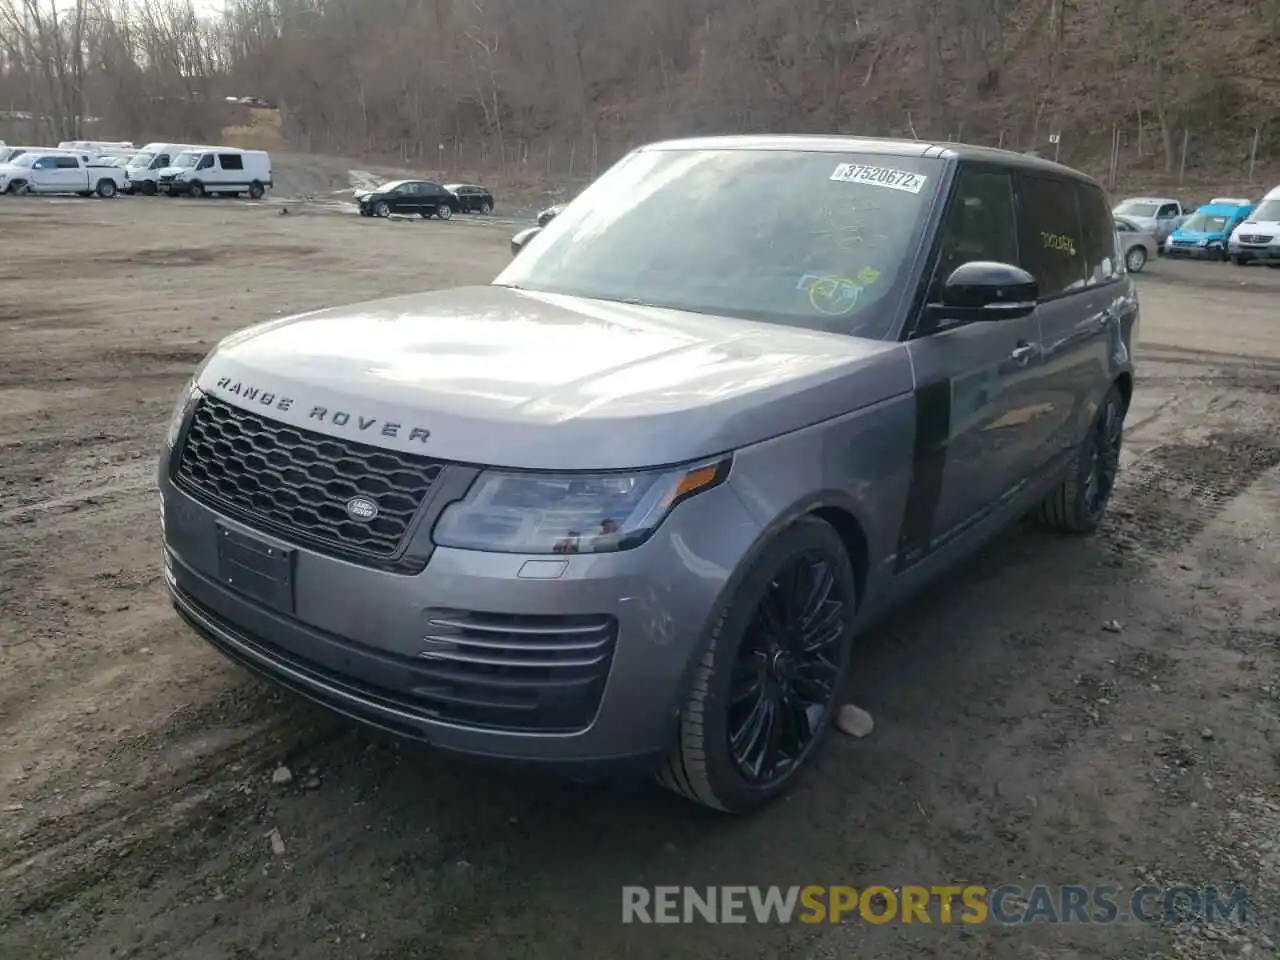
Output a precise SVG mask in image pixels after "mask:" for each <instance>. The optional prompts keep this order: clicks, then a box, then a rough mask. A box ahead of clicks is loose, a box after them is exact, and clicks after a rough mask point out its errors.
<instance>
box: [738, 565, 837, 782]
mask: <svg viewBox="0 0 1280 960" xmlns="http://www.w3.org/2000/svg"><path fill="white" fill-rule="evenodd" d="M848 604H849V598H848V597H845V596H843V595H842V591H841V590H840V587H839V584H838V582H837V574H836V568H835V565H834V563H833V562H832V560H831V559H830V558H829V557H825V556H823V554H822V552H821V551H810V552H807V553H803V554H800V555H798V556H794V557H792V558H791V559H790V560H789V561H788V562H787V564H786V565H785V566H784V567H783V568H782V569H781V570H779V571H778V573H777V575H776V576H775V577H774V579H773V580H772V581H771V582H770V583H769V585H768V587H767V588H766V590H765V594H764V596H763V597H761V598H760V602H759V604H758V605H757V606H756V610H755V613H754V615H753V616H752V618H751V622H750V624H749V626H748V627H747V634H746V636H745V637H744V638H743V642H742V645H741V646H740V647H739V648H738V656H737V658H736V660H735V662H734V665H733V678H732V680H731V683H730V700H729V723H728V730H729V751H730V756H731V757H732V759H733V763H734V766H735V768H736V769H737V771H738V773H739V774H741V775H742V777H743V778H744V779H745V780H747V781H748V782H750V783H753V784H758V785H759V786H763V787H768V786H771V785H772V784H774V783H776V782H778V781H779V780H782V779H783V778H785V777H786V776H787V775H788V774H790V773H791V771H792V770H794V769H795V768H796V767H797V766H798V765H799V764H801V763H803V762H804V760H805V759H806V757H807V756H808V754H809V751H810V749H811V748H812V747H813V744H814V743H815V742H816V739H817V733H818V731H819V730H820V729H821V728H822V726H823V725H825V724H826V723H828V722H829V720H830V711H831V708H832V705H833V703H834V701H835V696H836V688H837V684H838V683H839V680H840V673H841V652H840V645H841V641H842V640H843V638H844V627H845V621H846V618H847V616H848V614H849V610H848Z"/></svg>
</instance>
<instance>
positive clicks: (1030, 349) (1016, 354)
mask: <svg viewBox="0 0 1280 960" xmlns="http://www.w3.org/2000/svg"><path fill="white" fill-rule="evenodd" d="M1035 352H1036V348H1035V345H1034V344H1030V343H1020V344H1018V345H1017V346H1016V347H1014V348H1013V351H1012V352H1011V353H1010V354H1009V359H1010V360H1012V361H1013V362H1014V363H1016V364H1017V365H1018V366H1020V367H1025V366H1026V365H1027V361H1028V360H1030V359H1031V355H1032V354H1033V353H1035Z"/></svg>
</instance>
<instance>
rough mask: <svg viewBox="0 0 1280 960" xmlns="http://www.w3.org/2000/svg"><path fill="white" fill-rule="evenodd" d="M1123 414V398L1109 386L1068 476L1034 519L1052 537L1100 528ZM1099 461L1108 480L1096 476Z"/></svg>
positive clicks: (1115, 471) (1117, 462) (1117, 469)
mask: <svg viewBox="0 0 1280 960" xmlns="http://www.w3.org/2000/svg"><path fill="white" fill-rule="evenodd" d="M1127 412H1128V409H1127V407H1126V405H1125V402H1124V395H1123V394H1121V393H1120V388H1119V387H1117V386H1116V385H1115V384H1114V383H1113V384H1112V385H1111V388H1110V389H1109V390H1108V391H1107V395H1106V396H1105V397H1103V399H1102V403H1101V405H1100V406H1099V407H1098V415H1097V417H1096V418H1095V419H1094V422H1093V425H1092V426H1091V427H1090V428H1089V435H1088V436H1087V437H1085V439H1084V442H1082V443H1081V444H1080V447H1079V448H1078V449H1077V450H1076V454H1075V456H1074V457H1073V458H1072V462H1071V472H1070V473H1069V474H1068V475H1067V478H1066V479H1065V480H1063V481H1062V484H1061V485H1060V486H1059V487H1058V489H1056V490H1054V491H1053V493H1051V494H1049V496H1047V497H1045V499H1044V501H1043V502H1042V503H1041V504H1040V509H1039V511H1038V514H1037V519H1038V520H1039V522H1040V524H1041V525H1042V526H1043V527H1045V528H1047V529H1049V530H1052V531H1054V532H1056V533H1073V534H1089V533H1093V532H1094V531H1095V530H1097V529H1098V527H1099V526H1100V525H1101V524H1102V518H1103V517H1104V516H1105V515H1106V512H1107V504H1108V503H1110V501H1111V495H1112V493H1113V492H1114V490H1115V481H1116V478H1117V476H1118V475H1119V473H1120V450H1121V446H1122V444H1123V440H1124V417H1125V414H1126V413H1127ZM1100 460H1101V461H1102V463H1101V466H1102V467H1103V469H1104V470H1105V469H1108V468H1109V470H1110V476H1109V479H1107V478H1105V477H1104V476H1100V475H1099V474H1098V473H1097V472H1096V468H1097V467H1098V466H1099V461H1100ZM1091 482H1092V484H1096V487H1094V486H1092V485H1091ZM1095 491H1096V496H1095Z"/></svg>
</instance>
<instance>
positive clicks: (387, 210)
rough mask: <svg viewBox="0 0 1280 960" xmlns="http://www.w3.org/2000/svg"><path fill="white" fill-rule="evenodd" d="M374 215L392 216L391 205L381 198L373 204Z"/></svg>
mask: <svg viewBox="0 0 1280 960" xmlns="http://www.w3.org/2000/svg"><path fill="white" fill-rule="evenodd" d="M373 215H374V216H375V217H383V218H386V217H389V216H391V205H390V204H388V203H387V201H385V200H379V201H378V202H377V203H375V204H374V205H373Z"/></svg>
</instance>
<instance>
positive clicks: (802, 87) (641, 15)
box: [0, 0, 1280, 173]
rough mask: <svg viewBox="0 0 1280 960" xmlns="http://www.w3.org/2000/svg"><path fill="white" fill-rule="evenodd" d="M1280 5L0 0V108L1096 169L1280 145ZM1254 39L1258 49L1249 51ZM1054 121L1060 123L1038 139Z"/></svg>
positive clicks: (436, 137)
mask: <svg viewBox="0 0 1280 960" xmlns="http://www.w3.org/2000/svg"><path fill="white" fill-rule="evenodd" d="M1277 50H1280V0H1224V2H1220V3H1216V4H1204V3H1200V2H1192V0H631V2H627V3H620V2H617V0H610V2H605V0H227V10H226V13H225V15H224V16H223V17H221V18H219V19H218V20H216V21H212V20H210V21H201V20H200V19H199V18H197V16H196V15H195V12H194V9H193V7H192V6H191V5H190V4H189V3H188V2H187V0H74V2H73V3H72V4H71V5H67V4H66V3H65V2H59V3H58V4H57V8H56V10H55V6H54V5H53V3H52V0H0V108H8V109H9V110H10V111H19V112H22V113H29V114H32V115H34V116H37V117H39V116H43V117H45V118H47V120H46V121H45V123H46V126H47V129H48V136H49V137H52V138H54V139H62V138H70V137H72V136H73V135H75V134H79V133H81V131H83V130H84V128H85V118H87V117H91V116H92V117H100V118H102V122H101V123H100V124H97V125H96V127H97V128H99V129H100V130H101V131H102V132H101V134H100V135H102V136H107V135H111V136H129V137H132V138H133V139H134V140H145V139H148V138H151V137H164V138H176V137H185V138H194V139H206V140H207V139H209V138H211V137H213V136H215V135H216V134H217V132H218V131H219V130H220V129H221V127H222V126H224V125H225V124H226V123H228V122H229V120H228V117H227V116H226V109H227V108H226V104H225V102H224V98H225V97H226V96H228V95H235V96H242V95H255V96H260V97H264V98H266V99H268V100H271V101H272V102H274V103H276V104H278V105H279V106H280V108H281V112H282V117H283V127H282V130H283V133H284V134H285V136H287V137H288V138H289V140H290V141H291V142H292V143H293V144H294V145H295V146H296V147H298V148H299V149H304V150H311V151H316V152H326V153H340V154H353V155H362V156H382V157H399V158H400V159H402V160H413V159H419V158H427V159H431V160H434V159H435V158H436V157H437V155H440V157H441V158H442V159H443V158H444V156H445V154H446V151H448V155H450V156H453V157H456V158H459V159H461V158H464V157H465V159H466V163H467V165H468V166H471V167H482V168H484V169H495V170H496V169H499V168H502V169H511V168H512V167H513V166H516V165H521V164H523V165H525V166H526V167H527V166H530V165H538V164H545V165H546V167H547V168H548V170H550V169H552V168H557V169H560V168H563V167H564V164H565V163H566V162H568V161H569V156H570V155H571V154H576V161H575V162H576V164H577V165H578V167H579V169H580V170H581V171H582V172H585V173H591V172H594V170H593V169H588V168H590V167H594V168H599V167H602V166H604V165H605V164H606V163H607V162H610V161H612V160H613V159H616V157H617V156H618V155H620V154H621V153H622V152H623V151H624V150H625V149H627V148H628V147H630V146H633V145H635V144H637V143H640V142H643V141H644V140H648V139H653V138H657V137H666V136H674V135H684V134H690V133H707V132H737V131H792V132H809V131H839V132H858V133H866V134H881V135H883V134H894V135H903V136H911V135H913V134H914V135H917V136H919V137H921V138H929V137H936V138H943V139H945V138H954V139H963V140H968V141H973V142H980V143H990V144H993V145H995V144H1003V145H1004V146H1008V147H1016V148H1018V149H1031V148H1034V149H1039V150H1040V151H1042V152H1044V153H1047V154H1048V155H1053V153H1054V151H1055V149H1057V150H1061V153H1062V159H1063V160H1066V161H1070V162H1073V163H1077V164H1079V165H1082V166H1090V165H1092V167H1093V169H1094V170H1095V172H1096V170H1097V167H1098V164H1099V163H1100V162H1101V163H1102V164H1103V165H1104V166H1105V165H1106V164H1107V163H1108V161H1109V156H1110V154H1111V144H1112V139H1113V136H1116V137H1118V138H1119V139H1120V141H1121V142H1122V149H1123V152H1124V154H1125V158H1126V159H1125V162H1126V163H1127V164H1129V165H1133V166H1143V165H1146V166H1149V167H1150V168H1151V169H1152V171H1153V172H1160V171H1161V170H1163V171H1175V170H1176V169H1178V167H1179V166H1180V164H1181V153H1182V146H1183V137H1184V135H1186V137H1187V141H1188V144H1189V163H1190V165H1191V166H1192V167H1199V168H1201V169H1205V168H1206V167H1209V166H1218V167H1225V166H1230V167H1231V168H1232V169H1233V170H1234V169H1240V168H1242V167H1243V166H1244V165H1247V163H1248V159H1249V155H1250V152H1251V151H1252V149H1253V141H1254V138H1255V133H1256V136H1257V141H1258V155H1259V160H1260V161H1265V160H1267V159H1269V158H1272V157H1276V158H1280V109H1277V108H1278V107H1280V75H1277V72H1276V68H1275V66H1274V64H1275V62H1276V61H1275V56H1274V52H1275V51H1277ZM1268 51H1271V53H1270V55H1268ZM1050 134H1057V135H1060V141H1059V143H1058V144H1057V145H1056V147H1055V146H1054V145H1052V144H1051V143H1050Z"/></svg>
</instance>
